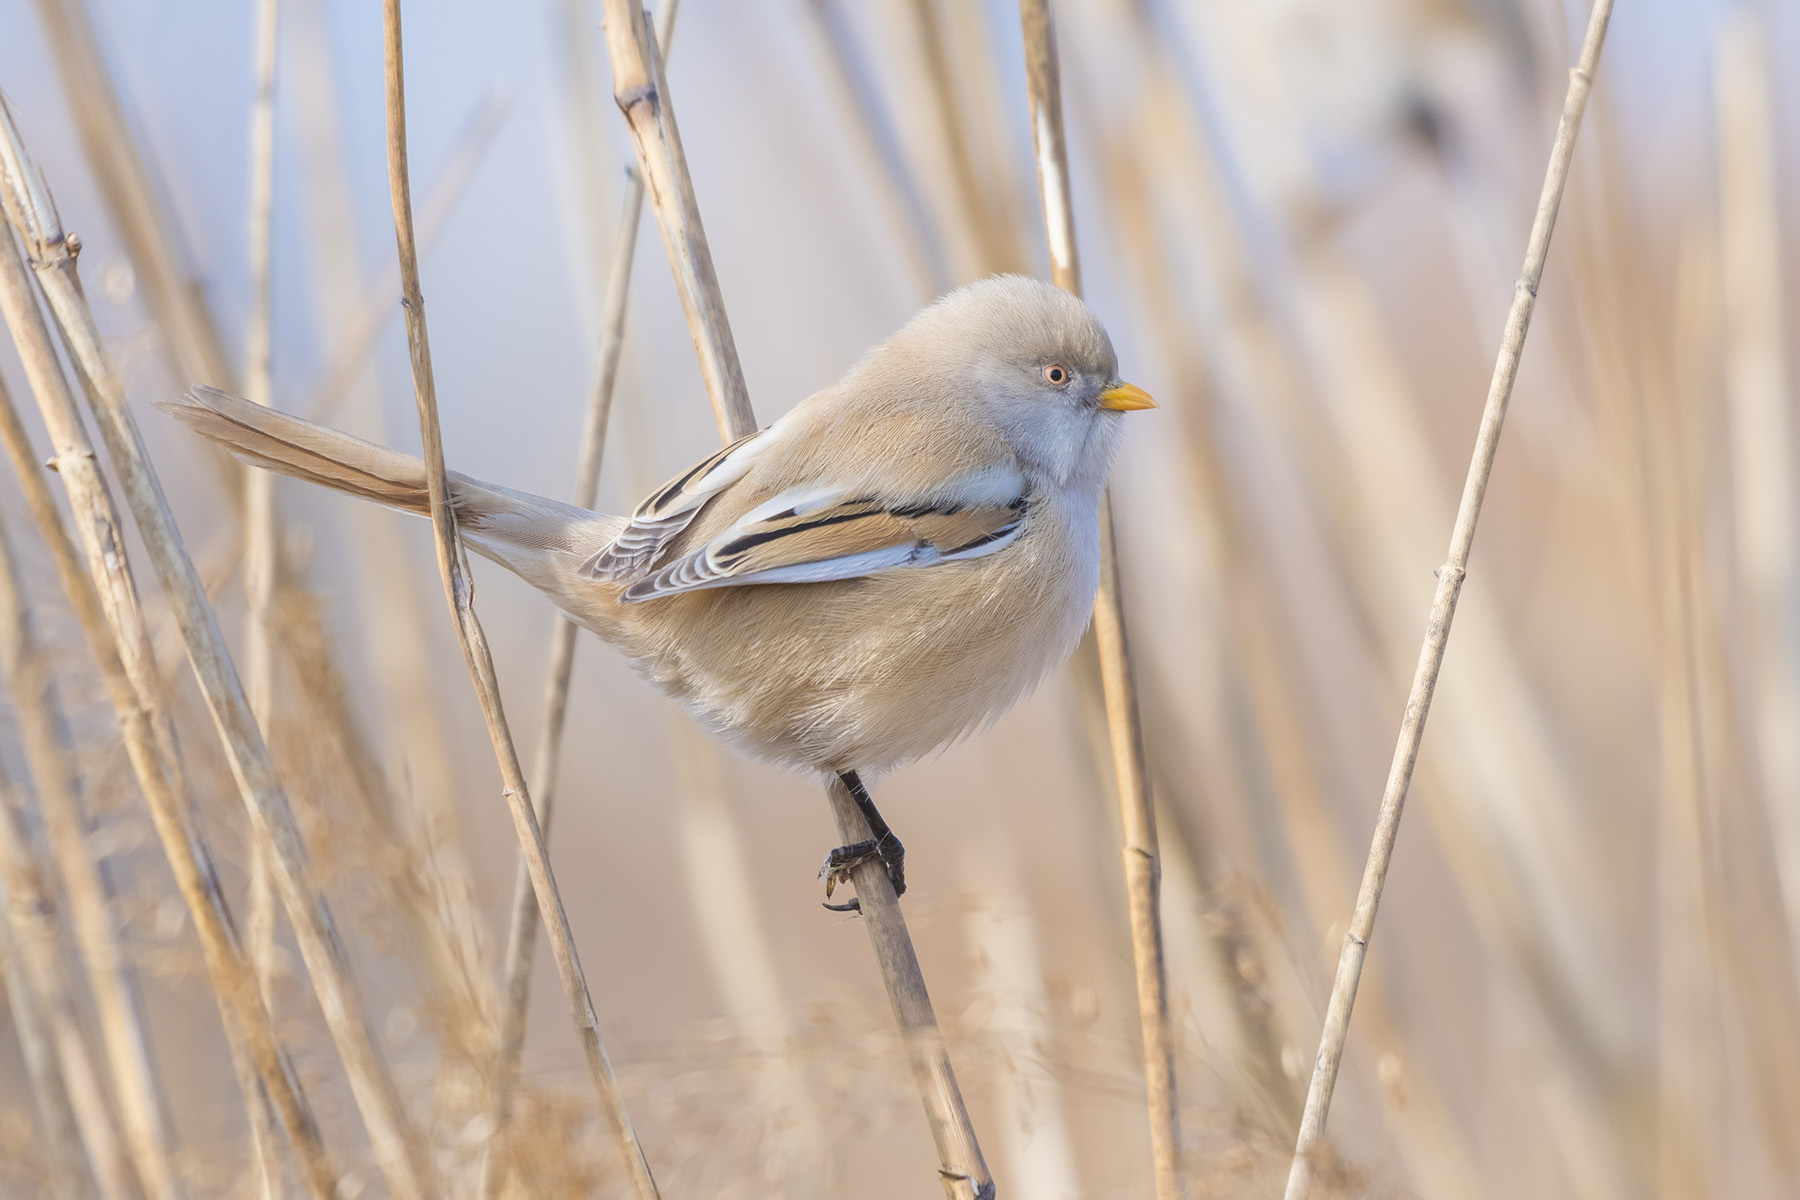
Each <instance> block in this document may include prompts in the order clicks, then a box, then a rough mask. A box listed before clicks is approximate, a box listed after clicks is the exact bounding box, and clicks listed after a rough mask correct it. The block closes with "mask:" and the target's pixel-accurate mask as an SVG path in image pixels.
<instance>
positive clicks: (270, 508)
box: [243, 0, 282, 1200]
mask: <svg viewBox="0 0 1800 1200" xmlns="http://www.w3.org/2000/svg"><path fill="white" fill-rule="evenodd" d="M280 23H281V4H280V0H258V3H257V6H256V41H255V67H256V100H255V103H254V104H253V106H252V108H251V110H250V217H249V226H250V319H249V322H248V328H247V330H246V332H245V336H244V341H245V350H244V359H245V363H244V395H245V396H246V397H247V398H249V399H250V400H251V401H252V402H253V403H256V404H262V405H267V404H269V403H271V395H272V386H271V383H270V365H269V359H270V352H271V344H272V342H273V330H272V325H273V314H272V311H271V308H272V303H273V292H272V288H271V286H270V270H269V257H270V256H269V248H270V247H269V243H270V234H271V226H272V221H271V215H272V212H273V209H274V204H275V51H276V44H277V37H278V31H279V28H280ZM243 477H244V598H245V600H246V602H247V607H248V610H249V611H248V612H247V614H246V616H247V621H246V628H245V630H244V688H245V691H247V692H248V693H249V696H250V711H251V712H252V714H254V716H255V718H256V723H257V725H258V726H259V727H260V728H261V729H262V731H263V736H264V737H265V738H269V737H272V736H273V733H274V718H275V630H274V625H273V617H272V613H271V609H272V607H273V605H274V602H275V571H276V564H275V559H276V554H277V553H278V551H277V542H278V540H279V537H280V525H279V522H278V521H277V519H276V516H275V477H274V476H273V475H271V474H270V473H269V472H267V471H245V472H243ZM246 933H247V934H248V941H249V949H250V960H251V962H252V963H254V964H255V967H256V983H257V987H258V989H259V990H260V991H261V992H262V999H263V1006H264V1007H265V1008H267V1009H268V1010H269V1011H270V1012H271V1013H273V1012H274V1011H275V972H276V959H275V881H274V878H273V875H272V872H271V871H270V863H269V849H268V845H267V844H266V842H265V841H264V839H261V838H253V839H251V843H250V913H249V922H248V928H247V930H246ZM250 1141H251V1145H252V1148H253V1149H254V1151H255V1154H256V1165H257V1170H258V1171H259V1173H260V1174H261V1176H262V1193H263V1196H264V1200H278V1197H279V1196H280V1195H281V1192H282V1186H281V1168H280V1166H279V1164H278V1163H277V1162H276V1161H275V1114H274V1112H273V1110H271V1109H270V1108H269V1106H268V1105H267V1104H264V1103H260V1102H259V1103H256V1104H252V1105H251V1106H250Z"/></svg>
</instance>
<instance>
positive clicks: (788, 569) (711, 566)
mask: <svg viewBox="0 0 1800 1200" xmlns="http://www.w3.org/2000/svg"><path fill="white" fill-rule="evenodd" d="M1117 372H1118V363H1117V358H1116V356H1115V354H1114V352H1113V347H1112V341H1111V339H1109V338H1108V337H1107V335H1106V330H1105V328H1104V327H1103V326H1102V325H1101V324H1100V321H1099V319H1098V318H1096V317H1095V316H1094V314H1093V312H1092V311H1090V310H1089V309H1088V307H1087V305H1085V304H1084V303H1082V301H1081V300H1080V299H1078V298H1077V297H1075V296H1073V295H1070V294H1069V293H1067V292H1065V291H1062V290H1060V289H1058V288H1055V287H1051V286H1050V285H1048V284H1045V283H1042V282H1040V281H1038V280H1034V279H1027V278H1023V277H1020V276H996V277H993V278H989V279H985V280H982V281H980V282H977V283H972V284H969V285H968V286H966V287H963V288H960V289H958V290H956V291H954V292H951V293H949V294H948V295H945V296H943V297H942V298H940V299H939V300H937V301H936V302H935V303H933V304H931V305H930V306H928V307H927V308H925V309H924V310H922V311H921V312H919V313H918V314H917V315H916V316H914V317H913V318H912V319H911V320H910V321H908V322H907V323H906V325H905V326H904V327H903V328H902V329H901V330H900V331H899V332H898V333H896V334H895V335H894V336H893V337H891V338H889V339H888V340H887V341H885V342H882V343H881V344H879V345H877V346H876V347H874V348H873V349H872V350H870V351H868V352H867V353H866V354H864V355H863V357H862V359H861V360H860V361H859V362H858V363H857V364H856V365H855V366H853V367H852V368H851V369H850V371H849V373H848V374H846V375H845V376H844V377H843V378H842V379H841V380H839V381H838V382H837V383H835V384H833V385H832V386H831V387H828V388H826V389H825V390H824V391H821V392H818V393H816V394H815V395H813V396H811V397H809V398H807V399H806V400H803V401H801V402H800V403H799V404H798V405H796V406H795V407H794V408H793V409H792V411H790V412H788V413H787V414H786V415H785V416H783V417H782V418H781V419H780V420H778V421H776V422H775V423H774V424H772V425H770V426H769V427H768V428H766V429H763V430H760V431H759V432H757V433H753V434H751V435H750V436H748V437H745V438H742V439H740V440H738V441H736V442H733V443H732V444H731V445H729V446H726V447H725V448H724V449H722V450H720V451H719V452H718V453H716V454H713V455H712V456H710V457H708V458H706V459H704V460H702V461H701V462H699V463H698V464H696V465H695V466H693V467H692V468H690V469H689V470H687V471H684V472H682V473H681V474H680V475H678V476H676V477H675V478H674V479H672V480H670V481H669V482H668V483H666V484H664V485H663V486H662V487H660V488H658V489H656V490H655V491H654V492H652V493H651V494H650V496H649V497H648V498H647V499H646V500H644V502H643V503H642V504H640V505H638V507H637V509H636V511H634V512H633V513H632V514H631V515H630V516H629V517H619V516H608V515H606V514H603V513H597V512H592V511H589V510H587V509H583V508H576V507H574V506H572V505H568V504H561V503H558V502H557V501H555V500H548V499H545V498H543V497H541V496H533V495H530V494H529V493H526V492H519V491H514V490H512V489H511V488H505V487H501V486H499V485H498V484H492V483H484V482H482V481H481V480H478V479H471V478H469V477H468V476H466V475H461V474H458V473H456V472H451V473H450V492H451V496H452V502H453V504H454V507H455V510H456V514H457V519H458V521H459V523H460V526H461V529H462V534H463V538H464V540H465V542H466V543H467V544H468V546H469V547H470V548H471V549H473V550H475V551H476V552H477V553H479V554H482V555H484V556H485V557H487V558H490V559H492V560H493V561H495V562H497V563H499V564H500V565H501V566H503V567H506V568H508V569H509V570H511V571H514V572H515V573H517V574H518V575H520V576H521V577H522V578H524V579H525V580H526V581H527V582H529V583H531V584H532V585H534V586H535V587H537V588H538V589H539V590H540V591H542V592H543V593H544V594H545V595H547V596H549V597H550V599H551V600H552V601H553V602H555V604H556V605H557V606H558V607H559V608H561V609H562V610H563V611H564V612H565V613H567V614H568V615H569V616H570V617H572V618H573V619H574V620H575V621H577V622H578V623H580V624H581V625H583V626H585V627H586V628H588V629H590V630H592V631H593V632H594V633H596V634H598V635H599V636H600V637H601V638H602V639H604V640H605V641H606V642H608V643H609V644H611V645H612V646H613V647H615V648H616V649H617V650H619V651H620V652H621V653H622V654H624V655H625V656H626V658H628V659H630V660H631V663H632V664H633V666H634V667H635V668H636V669H637V671H638V673H639V674H640V675H642V676H643V677H644V678H645V679H646V680H647V681H649V683H650V684H651V685H652V686H653V687H655V688H657V689H658V690H659V691H661V692H663V693H665V694H666V695H669V696H672V697H674V698H675V699H676V700H678V701H679V702H680V703H681V704H682V705H683V706H685V707H686V708H687V710H688V711H689V712H690V713H692V714H693V715H694V716H695V717H696V718H697V719H698V720H699V721H700V722H701V723H702V724H703V725H705V726H706V727H707V728H709V729H710V730H712V731H713V732H714V733H715V734H717V735H718V736H720V737H722V738H723V739H724V740H725V741H727V742H729V743H730V744H731V745H733V746H735V747H737V748H738V749H739V750H741V751H742V752H744V753H746V754H748V755H750V756H751V757H753V758H757V759H760V760H764V761H769V762H775V763H780V764H783V765H786V766H789V767H797V768H802V769H808V770H814V771H820V772H826V773H830V774H835V775H837V776H839V777H840V778H841V779H842V781H843V783H844V785H845V787H846V788H847V789H848V790H849V792H850V794H851V796H852V797H854V798H855V800H856V802H857V804H858V806H859V807H860V808H861V810H862V812H863V815H864V816H865V818H866V819H867V820H868V821H869V826H870V829H871V831H872V832H873V834H874V836H873V838H872V839H870V840H869V841H867V842H862V843H858V844H856V845H853V846H845V847H839V848H838V849H836V850H833V851H832V852H831V853H830V854H829V855H827V856H826V861H825V866H824V868H823V869H822V870H821V872H820V874H821V877H822V878H823V879H824V880H825V883H826V898H827V899H828V900H829V899H830V896H831V894H832V889H833V888H834V887H835V886H836V885H837V884H838V883H840V882H843V881H844V880H846V879H848V877H849V872H850V870H851V868H852V867H854V866H856V865H858V864H859V863H861V862H863V861H867V860H868V859H870V858H871V857H873V858H879V859H880V860H881V861H882V863H883V864H884V865H885V866H886V868H887V870H888V874H889V876H890V877H891V878H892V880H893V883H894V890H895V892H896V894H898V893H900V892H903V891H904V890H905V887H906V883H905V871H904V855H905V850H904V847H903V846H902V845H901V843H900V841H899V839H898V838H896V837H894V835H893V832H892V830H891V829H890V828H889V827H888V825H887V822H886V821H885V820H883V819H882V817H881V814H880V813H879V812H878V811H877V810H876V808H875V805H874V803H873V801H872V800H871V799H870V797H869V794H868V791H867V789H866V788H865V787H864V786H863V783H862V779H861V774H860V773H862V772H868V773H872V774H881V773H885V772H887V771H890V770H892V769H894V768H895V767H898V766H900V765H902V764H904V763H907V762H911V761H912V760H914V759H917V758H920V757H922V756H924V755H926V754H929V753H931V752H932V751H934V750H937V749H939V748H941V747H943V746H946V745H948V744H950V743H952V742H954V741H956V740H958V739H959V738H962V737H964V736H965V735H967V734H969V733H971V732H973V731H974V730H975V729H977V728H979V727H982V726H984V725H986V724H989V723H991V722H992V721H993V720H994V719H996V718H997V717H998V716H999V715H1000V714H1001V713H1003V712H1005V711H1006V710H1007V709H1008V708H1010V707H1011V706H1012V705H1013V704H1014V703H1016V702H1017V701H1018V700H1020V699H1021V698H1022V697H1024V696H1025V695H1026V694H1027V693H1029V692H1030V691H1031V690H1032V689H1033V688H1034V687H1036V685H1037V684H1038V683H1039V682H1040V681H1041V680H1042V679H1043V678H1044V676H1045V675H1046V674H1048V673H1049V672H1050V671H1051V670H1052V669H1053V668H1054V667H1056V666H1058V665H1059V664H1061V663H1062V662H1063V661H1064V660H1065V659H1066V658H1067V657H1068V656H1069V654H1070V653H1071V652H1072V651H1073V650H1074V648H1075V644H1076V642H1077V641H1078V640H1079V638H1080V636H1081V633H1082V630H1083V629H1085V628H1086V626H1087V622H1088V618H1089V615H1090V614H1091V612H1092V610H1093V604H1094V594H1095V591H1096V589H1097V588H1098V586H1099V580H1100V529H1099V504H1100V494H1101V490H1102V489H1103V488H1104V486H1105V483H1106V476H1107V472H1108V470H1109V469H1110V467H1111V465H1112V460H1113V456H1114V454H1115V452H1116V451H1117V449H1118V445H1119V436H1120V416H1121V414H1123V413H1125V412H1129V411H1132V410H1134V409H1145V408H1154V407H1156V404H1155V402H1154V401H1153V400H1152V399H1151V398H1150V397H1149V395H1148V394H1146V393H1145V392H1144V391H1143V390H1142V389H1141V388H1138V387H1135V386H1133V385H1131V384H1128V383H1124V382H1121V381H1120V379H1119V378H1118V373H1117ZM162 407H163V408H165V409H166V410H167V411H168V412H170V413H172V414H173V415H174V416H175V417H177V418H178V419H180V420H181V421H182V422H184V423H185V424H186V425H188V426H189V427H190V428H192V429H194V430H195V431H196V432H198V433H201V434H203V435H205V436H206V437H208V438H211V439H212V440H213V441H216V442H219V443H220V444H222V445H223V446H225V447H226V448H227V449H229V450H230V451H232V452H233V453H234V454H236V455H237V456H238V457H239V458H241V459H243V460H244V461H245V462H247V463H250V464H252V465H254V466H259V467H266V468H268V469H269V470H272V471H276V472H279V473H281V474H283V475H290V476H293V477H295V478H297V479H304V480H308V481H310V482H312V483H317V484H322V485H324V486H325V487H329V488H335V489H336V490H338V491H342V492H348V493H350V494H351V495H354V496H361V497H363V498H364V499H367V500H373V501H375V502H377V503H380V504H385V505H387V506H389V507H391V508H397V509H400V510H402V511H405V512H410V513H417V514H421V515H424V514H426V512H427V500H426V483H425V467H424V464H423V463H422V462H421V461H420V460H419V459H417V458H413V457H411V456H409V455H405V454H401V453H398V452H396V451H394V450H390V449H387V448H385V447H382V446H377V445H374V444H372V443H369V442H365V441H363V440H361V439H360V438H355V437H351V436H350V435H348V434H344V433H339V432H337V431H335V430H332V429H326V428H324V427H322V426H319V425H315V424H313V423H311V422H309V421H305V420H302V419H300V418H298V417H293V416H288V415H286V414H283V413H280V412H277V411H274V410H272V409H268V408H264V407H262V406H260V405H256V404H252V403H250V402H249V401H247V400H242V399H239V398H237V397H235V396H230V395H227V394H225V393H223V392H219V391H217V390H214V389H212V388H196V389H194V390H193V391H192V392H191V393H189V394H188V395H186V396H184V397H182V398H181V399H180V400H178V401H175V402H172V403H168V404H165V405H162ZM827 907H829V908H836V909H839V910H854V909H855V908H856V901H855V900H851V901H850V902H849V904H847V905H830V904H828V905H827Z"/></svg>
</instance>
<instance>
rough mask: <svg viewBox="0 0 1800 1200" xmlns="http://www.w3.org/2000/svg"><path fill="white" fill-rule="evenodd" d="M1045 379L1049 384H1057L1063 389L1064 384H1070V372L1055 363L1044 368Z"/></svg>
mask: <svg viewBox="0 0 1800 1200" xmlns="http://www.w3.org/2000/svg"><path fill="white" fill-rule="evenodd" d="M1044 379H1045V380H1046V381H1048V382H1049V383H1052V384H1055V385H1056V386H1057V387H1061V386H1062V385H1063V384H1065V383H1067V382H1069V372H1068V371H1067V369H1065V368H1063V367H1059V366H1057V365H1056V364H1055V363H1051V364H1050V365H1049V366H1047V367H1045V368H1044Z"/></svg>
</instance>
